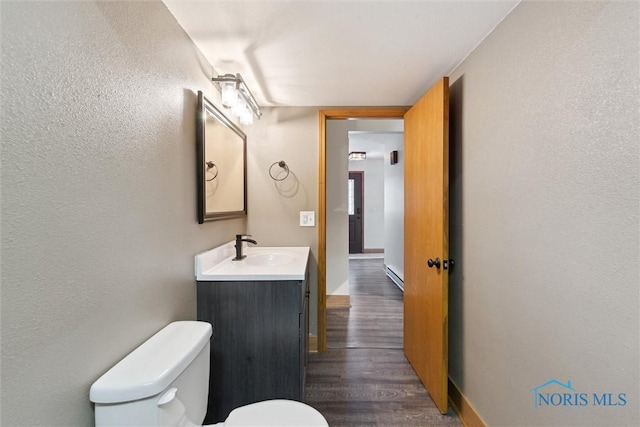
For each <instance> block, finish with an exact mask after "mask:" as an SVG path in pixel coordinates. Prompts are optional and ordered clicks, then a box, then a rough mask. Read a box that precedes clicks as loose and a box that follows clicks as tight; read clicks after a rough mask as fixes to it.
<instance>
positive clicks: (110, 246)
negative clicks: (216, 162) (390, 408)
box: [0, 2, 246, 426]
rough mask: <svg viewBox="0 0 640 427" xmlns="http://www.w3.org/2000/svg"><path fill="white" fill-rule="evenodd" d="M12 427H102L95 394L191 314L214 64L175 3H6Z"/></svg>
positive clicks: (5, 354)
mask: <svg viewBox="0 0 640 427" xmlns="http://www.w3.org/2000/svg"><path fill="white" fill-rule="evenodd" d="M1 7H2V315H1V316H2V317H1V319H2V418H1V422H0V424H2V425H3V426H13V425H24V426H35V425H47V426H54V425H56V426H63V425H64V426H71V425H86V426H88V425H93V412H92V405H91V403H90V402H89V398H88V393H89V387H90V385H91V384H92V383H93V381H94V380H96V379H97V378H98V377H99V376H100V375H101V374H102V373H103V372H105V371H106V370H107V369H108V368H109V367H110V366H111V365H112V364H113V363H114V362H116V361H117V360H119V359H120V358H122V357H123V356H125V355H126V354H127V353H128V352H129V351H131V350H132V349H133V348H135V347H136V346H137V345H138V344H140V343H141V342H142V341H144V340H145V339H146V338H148V337H149V336H151V335H152V334H153V333H155V332H156V331H158V330H159V329H161V328H162V327H163V326H164V325H165V324H167V323H169V322H171V321H174V320H179V319H194V318H195V309H196V303H195V284H194V277H193V256H194V255H195V254H196V253H197V252H200V251H202V250H205V249H207V248H210V247H212V246H216V245H217V244H220V243H222V242H225V241H228V240H231V238H232V236H233V235H234V234H235V233H236V232H243V231H244V230H245V225H246V224H245V221H243V220H233V221H223V222H217V223H208V224H204V225H198V224H197V221H196V198H195V195H196V189H195V116H194V114H195V106H196V95H195V94H196V92H197V91H198V90H203V91H205V93H209V94H210V95H212V96H213V95H217V94H216V93H213V94H211V92H214V91H213V88H212V86H211V84H210V83H209V77H210V75H211V67H210V66H209V64H208V63H207V62H206V61H205V60H204V59H203V57H202V56H201V55H200V54H199V53H198V52H197V50H196V49H195V48H194V46H193V44H192V43H191V41H190V40H189V39H188V37H187V36H186V35H185V34H184V32H183V31H182V29H181V28H180V27H179V26H178V24H177V23H176V22H175V20H174V19H173V17H172V16H171V14H170V13H169V11H168V10H167V9H166V8H165V6H164V5H163V4H162V3H159V2H155V3H150V2H103V3H89V2H68V3H60V2H55V3H48V2H41V3H32V2H2V6H1Z"/></svg>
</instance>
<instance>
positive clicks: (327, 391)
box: [306, 259, 462, 427]
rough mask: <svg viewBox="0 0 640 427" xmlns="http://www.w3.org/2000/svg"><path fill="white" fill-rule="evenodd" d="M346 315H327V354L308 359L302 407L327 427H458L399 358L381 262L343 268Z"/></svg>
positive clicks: (396, 292)
mask: <svg viewBox="0 0 640 427" xmlns="http://www.w3.org/2000/svg"><path fill="white" fill-rule="evenodd" d="M349 276H350V277H349V282H350V288H349V290H350V293H351V308H333V309H329V310H327V347H328V349H327V351H326V352H324V353H312V354H311V357H310V360H309V366H308V368H307V388H306V398H307V403H308V404H310V405H311V406H313V407H315V408H316V409H318V410H319V411H320V412H321V413H322V414H323V415H324V416H325V418H326V419H327V421H328V422H329V425H330V426H332V427H338V426H372V425H379V426H461V425H462V424H460V421H459V420H458V418H457V416H456V415H455V413H454V412H453V411H452V410H449V413H448V414H447V415H442V414H440V411H438V409H437V408H436V406H435V405H434V403H433V401H432V400H431V398H430V397H429V395H428V393H427V391H426V390H425V389H424V386H423V385H422V383H421V382H420V380H419V379H418V377H417V376H416V374H415V372H414V371H413V368H411V365H410V364H409V362H407V360H406V358H405V357H404V353H403V351H402V334H403V332H402V311H403V303H402V292H401V291H400V289H398V288H397V287H396V286H395V285H394V283H393V282H392V281H391V280H390V279H389V278H388V277H387V276H386V274H385V273H384V270H383V260H382V259H352V260H350V261H349Z"/></svg>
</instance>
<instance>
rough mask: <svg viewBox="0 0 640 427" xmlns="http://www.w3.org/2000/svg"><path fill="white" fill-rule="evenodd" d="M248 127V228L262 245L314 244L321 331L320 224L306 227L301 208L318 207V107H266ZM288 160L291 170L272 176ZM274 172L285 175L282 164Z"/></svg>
mask: <svg viewBox="0 0 640 427" xmlns="http://www.w3.org/2000/svg"><path fill="white" fill-rule="evenodd" d="M262 110H263V116H262V118H261V119H260V120H256V121H255V122H254V124H253V125H252V126H248V127H246V128H245V131H246V133H247V156H248V158H247V169H248V170H247V175H248V184H249V212H248V217H249V219H248V231H249V233H250V234H251V235H252V236H253V238H254V239H256V240H257V241H258V245H259V246H309V247H311V260H310V264H309V274H310V276H309V280H310V290H311V300H310V303H309V306H310V313H309V316H310V330H311V332H312V333H314V334H317V329H318V328H317V324H318V322H317V320H318V312H317V305H318V302H317V294H318V292H317V287H318V261H317V260H318V252H317V251H318V228H317V226H316V227H300V225H299V224H300V211H314V212H316V220H317V213H318V212H317V210H318V167H317V162H318V154H317V153H318V110H317V108H263V109H262ZM280 160H284V161H285V162H286V163H287V165H288V166H289V170H290V174H289V176H288V177H287V178H285V179H284V180H283V181H281V182H275V181H274V180H272V179H271V178H270V177H269V168H270V167H271V165H272V164H273V163H274V162H277V161H280ZM272 173H273V174H274V176H276V178H279V179H280V178H284V176H285V175H284V174H283V172H282V170H281V169H280V167H279V166H277V165H276V166H274V167H273V169H272Z"/></svg>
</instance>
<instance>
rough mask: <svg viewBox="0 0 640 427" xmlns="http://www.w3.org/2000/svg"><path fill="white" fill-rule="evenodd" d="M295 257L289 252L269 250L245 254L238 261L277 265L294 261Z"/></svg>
mask: <svg viewBox="0 0 640 427" xmlns="http://www.w3.org/2000/svg"><path fill="white" fill-rule="evenodd" d="M295 259H296V255H295V254H292V253H291V252H269V253H257V254H255V253H254V254H251V255H247V257H246V258H245V259H244V260H242V261H240V262H246V263H247V264H249V265H262V266H265V267H275V266H278V265H284V264H289V263H290V262H293V261H295ZM236 262H238V261H236Z"/></svg>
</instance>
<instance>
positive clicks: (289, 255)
mask: <svg viewBox="0 0 640 427" xmlns="http://www.w3.org/2000/svg"><path fill="white" fill-rule="evenodd" d="M234 245H235V241H232V242H229V243H226V244H224V245H222V246H218V247H217V248H213V249H210V250H208V251H206V252H202V253H200V254H198V255H196V259H195V264H196V265H195V267H196V268H195V269H196V271H195V273H196V280H199V281H247V280H250V281H261V280H265V281H266V280H304V279H305V275H306V271H307V261H308V259H309V248H308V247H306V246H303V247H262V246H249V247H247V246H244V247H243V249H242V253H243V254H244V255H246V258H244V259H243V260H240V261H233V260H232V259H233V258H234V257H235V252H236V251H235V247H234Z"/></svg>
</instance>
